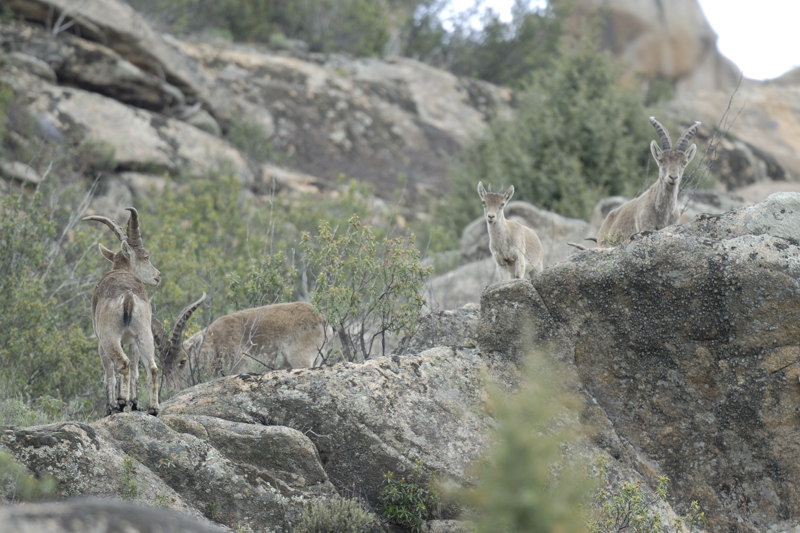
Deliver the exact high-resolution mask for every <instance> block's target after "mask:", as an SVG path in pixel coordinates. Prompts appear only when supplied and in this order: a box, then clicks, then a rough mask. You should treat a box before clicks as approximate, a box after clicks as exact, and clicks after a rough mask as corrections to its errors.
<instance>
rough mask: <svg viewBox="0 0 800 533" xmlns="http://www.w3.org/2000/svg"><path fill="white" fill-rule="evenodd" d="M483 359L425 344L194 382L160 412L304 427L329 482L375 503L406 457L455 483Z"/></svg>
mask: <svg viewBox="0 0 800 533" xmlns="http://www.w3.org/2000/svg"><path fill="white" fill-rule="evenodd" d="M485 371H486V365H485V363H484V362H483V360H482V359H481V358H480V357H478V355H477V354H476V353H475V351H474V349H467V348H450V347H440V348H434V349H432V350H428V351H425V352H422V353H420V354H419V355H416V356H402V357H401V356H387V357H379V358H375V359H369V360H367V361H366V362H364V363H361V364H354V363H342V364H337V365H334V366H332V367H326V368H321V369H296V370H291V371H287V372H270V373H267V374H263V375H253V374H243V375H240V376H230V377H226V378H221V379H218V380H214V381H210V382H207V383H203V384H200V385H197V386H195V387H193V388H191V389H187V390H184V391H181V392H180V393H179V394H177V395H176V396H175V397H173V398H172V399H170V400H169V401H167V402H164V403H163V404H162V413H163V415H164V417H165V418H168V417H171V416H181V417H186V416H192V417H196V416H204V417H214V418H219V419H223V420H229V421H232V422H233V421H235V422H241V423H246V424H265V425H278V426H287V427H291V428H294V429H296V430H298V431H302V432H304V433H305V434H306V435H308V438H310V439H311V441H312V442H313V443H314V445H315V446H316V448H317V450H319V454H320V458H321V461H322V464H323V465H324V469H325V472H326V473H327V475H328V478H329V479H330V481H331V483H332V484H333V485H334V486H335V487H336V488H337V489H339V490H340V491H344V492H345V493H346V491H348V490H350V489H351V488H352V487H359V490H360V491H361V493H362V495H363V497H364V498H366V499H367V500H368V501H370V503H372V504H377V495H378V494H379V492H380V488H381V486H382V484H383V479H384V475H385V474H386V473H387V472H407V471H410V469H412V468H413V465H414V464H415V463H419V464H421V465H423V466H424V467H425V468H427V469H429V470H435V471H438V472H440V473H441V474H442V475H443V476H445V477H447V478H451V479H453V480H456V481H458V482H461V483H464V482H466V481H468V480H470V479H471V478H470V474H469V465H470V464H471V462H472V461H473V460H474V459H475V458H476V456H477V455H478V453H479V452H480V451H481V450H482V449H483V448H484V447H485V445H486V440H485V439H486V437H487V435H486V431H487V429H488V428H489V425H490V419H489V417H488V416H486V415H485V414H484V413H483V409H482V402H483V400H482V392H481V391H482V387H483V375H482V373H485Z"/></svg>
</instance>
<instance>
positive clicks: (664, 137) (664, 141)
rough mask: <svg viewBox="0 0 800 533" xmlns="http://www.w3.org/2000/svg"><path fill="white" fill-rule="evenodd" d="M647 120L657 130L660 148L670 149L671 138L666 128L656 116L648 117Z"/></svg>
mask: <svg viewBox="0 0 800 533" xmlns="http://www.w3.org/2000/svg"><path fill="white" fill-rule="evenodd" d="M649 120H650V124H652V125H653V127H654V128H655V129H656V131H657V132H658V136H659V137H661V148H663V149H664V150H672V139H670V138H669V132H667V129H666V128H665V127H664V126H662V125H661V123H660V122H659V121H657V120H656V117H649Z"/></svg>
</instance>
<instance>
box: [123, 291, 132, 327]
mask: <svg viewBox="0 0 800 533" xmlns="http://www.w3.org/2000/svg"><path fill="white" fill-rule="evenodd" d="M132 318H133V293H132V292H131V291H128V292H126V293H125V296H123V297H122V323H123V324H124V325H125V326H130V324H131V319H132Z"/></svg>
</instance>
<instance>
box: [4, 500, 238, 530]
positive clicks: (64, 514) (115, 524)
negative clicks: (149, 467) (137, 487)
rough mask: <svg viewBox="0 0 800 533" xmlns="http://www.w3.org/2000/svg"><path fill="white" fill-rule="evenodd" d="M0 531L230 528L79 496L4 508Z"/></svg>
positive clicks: (157, 510) (186, 517)
mask: <svg viewBox="0 0 800 533" xmlns="http://www.w3.org/2000/svg"><path fill="white" fill-rule="evenodd" d="M0 530H2V531H9V532H11V531H13V532H14V533H86V532H88V531H91V532H93V533H117V532H121V531H136V532H137V533H173V532H174V533H216V532H222V531H229V530H227V529H223V528H220V527H217V526H215V525H213V524H211V523H209V522H207V521H201V520H198V519H195V518H191V517H188V516H185V515H181V514H179V513H176V512H174V511H167V510H164V509H158V508H155V507H146V506H143V505H136V504H132V503H126V502H121V501H116V500H106V499H100V498H75V499H72V500H67V501H62V502H49V503H35V504H34V503H26V504H24V505H5V506H3V507H0Z"/></svg>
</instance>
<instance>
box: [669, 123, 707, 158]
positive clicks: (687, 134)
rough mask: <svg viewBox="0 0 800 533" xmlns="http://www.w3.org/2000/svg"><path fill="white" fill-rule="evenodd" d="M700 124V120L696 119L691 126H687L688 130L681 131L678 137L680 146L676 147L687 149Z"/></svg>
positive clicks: (681, 149) (682, 150)
mask: <svg viewBox="0 0 800 533" xmlns="http://www.w3.org/2000/svg"><path fill="white" fill-rule="evenodd" d="M700 124H701V123H700V121H698V120H695V121H694V123H693V124H692V125H691V126H689V127H688V128H686V130H685V131H684V132H683V133H681V136H680V137H678V142H677V144H678V146H677V148H675V149H676V150H680V151H681V152H685V151H686V149H687V148H688V147H689V141H691V140H692V137H694V136H695V134H696V133H697V128H698V127H700Z"/></svg>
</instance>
